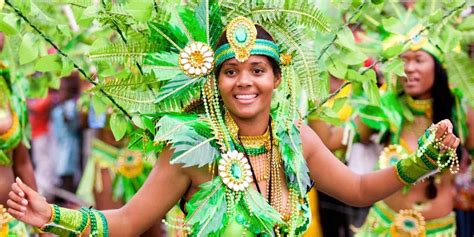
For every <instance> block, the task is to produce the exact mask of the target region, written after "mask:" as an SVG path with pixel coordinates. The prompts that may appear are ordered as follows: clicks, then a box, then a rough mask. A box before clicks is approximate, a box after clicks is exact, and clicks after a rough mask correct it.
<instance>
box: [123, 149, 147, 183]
mask: <svg viewBox="0 0 474 237" xmlns="http://www.w3.org/2000/svg"><path fill="white" fill-rule="evenodd" d="M142 171H143V160H142V157H141V154H140V153H139V152H137V151H130V150H125V151H123V152H122V153H121V154H120V156H119V158H118V172H119V173H120V174H122V175H123V176H125V177H127V178H135V177H137V176H138V175H140V174H141V173H142Z"/></svg>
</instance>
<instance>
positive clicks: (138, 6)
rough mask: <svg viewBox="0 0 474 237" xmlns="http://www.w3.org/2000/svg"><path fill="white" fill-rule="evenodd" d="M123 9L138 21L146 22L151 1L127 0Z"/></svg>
mask: <svg viewBox="0 0 474 237" xmlns="http://www.w3.org/2000/svg"><path fill="white" fill-rule="evenodd" d="M124 9H125V11H127V12H128V13H129V14H130V15H131V16H132V17H134V18H135V19H137V20H138V21H141V22H146V21H147V20H149V18H150V17H151V12H152V10H153V1H148V0H129V1H127V4H125V7H124Z"/></svg>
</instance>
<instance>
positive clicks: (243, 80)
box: [237, 72, 252, 87]
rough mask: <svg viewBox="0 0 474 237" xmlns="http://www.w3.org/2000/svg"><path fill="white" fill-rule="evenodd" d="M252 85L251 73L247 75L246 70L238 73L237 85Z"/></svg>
mask: <svg viewBox="0 0 474 237" xmlns="http://www.w3.org/2000/svg"><path fill="white" fill-rule="evenodd" d="M250 85H252V78H251V75H249V74H248V73H246V72H242V73H240V75H239V77H238V79H237V86H241V87H247V86H250Z"/></svg>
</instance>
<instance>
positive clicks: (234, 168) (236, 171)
mask: <svg viewBox="0 0 474 237" xmlns="http://www.w3.org/2000/svg"><path fill="white" fill-rule="evenodd" d="M230 174H231V175H232V177H234V178H235V179H240V178H241V177H242V170H241V169H240V166H239V165H237V164H232V165H231V166H230Z"/></svg>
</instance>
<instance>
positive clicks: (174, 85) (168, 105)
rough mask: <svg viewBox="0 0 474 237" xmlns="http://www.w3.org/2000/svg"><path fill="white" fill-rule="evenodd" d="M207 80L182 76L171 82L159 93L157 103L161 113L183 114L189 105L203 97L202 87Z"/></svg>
mask: <svg viewBox="0 0 474 237" xmlns="http://www.w3.org/2000/svg"><path fill="white" fill-rule="evenodd" d="M204 81H205V78H189V77H188V76H186V75H184V74H181V75H178V76H176V77H174V78H173V79H171V80H169V81H168V82H167V83H166V84H165V85H164V86H163V87H162V88H160V91H159V93H158V97H157V98H156V100H155V103H157V104H158V107H159V111H160V112H182V110H183V109H184V108H185V107H186V106H187V105H189V104H191V103H193V102H194V101H195V100H196V99H198V98H200V96H201V94H200V93H201V86H202V84H203V83H204Z"/></svg>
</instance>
